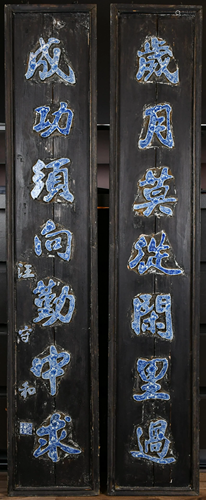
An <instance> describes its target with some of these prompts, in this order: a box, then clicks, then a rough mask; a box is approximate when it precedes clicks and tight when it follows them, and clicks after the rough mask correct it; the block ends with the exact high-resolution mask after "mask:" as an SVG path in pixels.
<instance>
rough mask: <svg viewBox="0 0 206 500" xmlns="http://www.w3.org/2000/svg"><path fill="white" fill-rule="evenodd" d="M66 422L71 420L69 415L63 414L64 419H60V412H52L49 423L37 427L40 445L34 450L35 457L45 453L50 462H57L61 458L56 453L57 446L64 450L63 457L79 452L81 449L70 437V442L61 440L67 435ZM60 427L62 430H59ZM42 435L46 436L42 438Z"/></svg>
mask: <svg viewBox="0 0 206 500" xmlns="http://www.w3.org/2000/svg"><path fill="white" fill-rule="evenodd" d="M67 422H71V417H69V416H65V417H64V419H63V418H62V419H61V416H60V413H54V414H53V415H52V416H51V418H50V423H49V425H46V426H45V425H42V427H39V429H37V431H36V434H37V436H40V439H39V440H38V442H39V445H40V446H39V447H38V448H37V449H36V450H35V451H34V457H35V458H39V457H41V456H42V455H44V454H45V453H46V454H47V455H48V457H49V458H50V459H51V460H52V462H58V461H59V460H60V458H61V457H60V456H59V454H58V448H59V449H60V450H61V451H63V452H64V457H66V456H67V455H69V456H70V455H79V454H80V453H81V449H80V448H79V447H78V446H77V445H76V443H74V442H73V441H72V440H71V439H69V443H70V444H65V443H64V442H63V440H64V439H65V438H66V436H67V432H66V430H65V427H66V423H67ZM61 429H63V430H62V431H61ZM60 431H61V433H60ZM42 436H48V438H46V439H42Z"/></svg>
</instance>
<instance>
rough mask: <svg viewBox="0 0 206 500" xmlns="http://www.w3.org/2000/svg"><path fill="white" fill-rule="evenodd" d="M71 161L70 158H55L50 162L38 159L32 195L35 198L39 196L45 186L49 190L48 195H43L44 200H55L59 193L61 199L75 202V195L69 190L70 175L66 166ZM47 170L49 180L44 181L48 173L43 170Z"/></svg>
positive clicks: (34, 169) (33, 178)
mask: <svg viewBox="0 0 206 500" xmlns="http://www.w3.org/2000/svg"><path fill="white" fill-rule="evenodd" d="M68 163H70V159H69V158H60V159H59V160H53V161H51V162H50V163H47V165H45V163H44V162H43V161H42V160H38V161H37V163H35V165H34V166H33V172H34V175H33V177H32V181H33V183H34V187H33V189H32V190H31V197H32V198H33V200H36V198H38V197H39V195H40V194H41V193H42V191H43V189H44V187H46V190H47V192H48V194H47V195H45V196H44V197H43V201H45V202H46V203H48V202H49V201H51V200H53V198H54V196H56V195H59V197H60V198H59V201H60V200H61V201H64V200H65V201H69V202H70V203H72V202H73V200H74V196H73V194H72V193H71V192H70V191H69V176H68V167H64V165H67V164H68ZM44 169H46V170H47V172H46V173H47V180H46V182H45V181H43V179H44V177H45V175H46V173H44V172H43V170H44Z"/></svg>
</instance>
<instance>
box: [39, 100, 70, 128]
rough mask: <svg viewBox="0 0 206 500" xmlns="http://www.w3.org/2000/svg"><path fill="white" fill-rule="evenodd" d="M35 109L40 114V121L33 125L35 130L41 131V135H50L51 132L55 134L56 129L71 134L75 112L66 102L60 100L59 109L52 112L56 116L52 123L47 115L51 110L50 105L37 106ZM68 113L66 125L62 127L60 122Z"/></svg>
mask: <svg viewBox="0 0 206 500" xmlns="http://www.w3.org/2000/svg"><path fill="white" fill-rule="evenodd" d="M35 111H36V112H37V113H39V114H40V117H39V123H37V125H34V126H33V130H35V132H38V133H39V132H41V133H40V135H41V137H49V136H50V135H51V134H53V132H56V131H57V132H58V133H59V134H63V135H69V133H70V130H71V126H72V120H73V114H74V113H73V111H72V110H71V109H69V108H67V103H66V102H60V107H59V109H58V110H57V111H55V112H54V113H52V116H54V119H53V122H52V123H51V122H50V121H49V120H47V115H48V113H49V112H50V107H49V106H39V108H36V109H35ZM66 115H67V119H66V125H65V127H61V126H60V125H59V122H62V120H63V119H65V118H66ZM62 117H64V118H62ZM46 129H47V130H46ZM42 131H44V132H42Z"/></svg>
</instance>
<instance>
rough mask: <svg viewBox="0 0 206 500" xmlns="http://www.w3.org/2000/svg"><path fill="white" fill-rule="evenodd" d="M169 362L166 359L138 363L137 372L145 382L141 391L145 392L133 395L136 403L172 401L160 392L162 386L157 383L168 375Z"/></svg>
mask: <svg viewBox="0 0 206 500" xmlns="http://www.w3.org/2000/svg"><path fill="white" fill-rule="evenodd" d="M167 369H168V360H167V359H166V358H153V359H151V360H149V359H142V358H139V359H138V361H137V372H138V373H139V376H140V378H141V379H142V380H143V382H146V383H145V384H143V385H142V386H141V390H142V391H145V392H143V393H142V394H133V399H134V400H135V401H145V400H146V399H162V400H168V399H170V396H169V394H167V393H166V392H159V391H160V389H161V385H160V384H157V381H158V380H160V379H162V378H163V377H164V376H165V374H166V373H167Z"/></svg>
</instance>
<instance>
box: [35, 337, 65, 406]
mask: <svg viewBox="0 0 206 500" xmlns="http://www.w3.org/2000/svg"><path fill="white" fill-rule="evenodd" d="M69 362H70V354H69V353H68V352H66V351H59V352H57V349H56V347H55V345H51V346H50V349H49V354H47V355H45V353H41V354H38V357H35V358H34V359H33V360H32V367H31V368H30V371H31V372H32V373H33V374H34V375H35V377H41V378H42V379H43V380H48V381H49V385H50V391H49V392H50V394H51V396H55V395H56V393H57V378H59V377H62V376H63V375H64V373H65V372H64V370H63V367H64V366H66V365H68V363H69Z"/></svg>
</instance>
